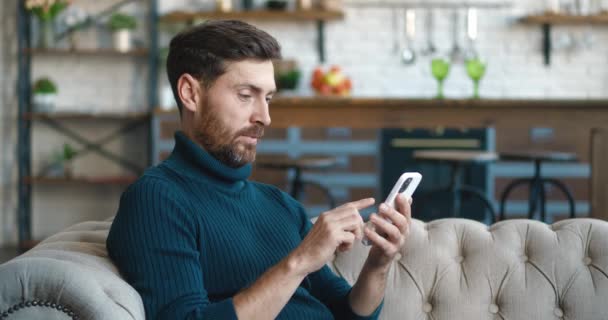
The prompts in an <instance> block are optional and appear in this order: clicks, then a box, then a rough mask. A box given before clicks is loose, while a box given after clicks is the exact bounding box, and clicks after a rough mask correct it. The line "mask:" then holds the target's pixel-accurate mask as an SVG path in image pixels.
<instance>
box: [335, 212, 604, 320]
mask: <svg viewBox="0 0 608 320" xmlns="http://www.w3.org/2000/svg"><path fill="white" fill-rule="evenodd" d="M368 250H369V248H368V247H364V246H362V245H357V246H355V248H354V250H352V251H349V252H346V253H342V254H339V255H338V256H337V257H336V259H335V261H334V262H333V263H332V264H331V267H332V269H334V271H335V272H337V273H338V274H340V275H341V276H343V277H344V278H346V279H347V280H348V281H349V282H350V283H354V281H355V280H356V278H357V275H358V273H359V271H360V270H361V267H362V266H363V263H364V260H365V258H366V256H367V252H368ZM381 318H382V319H391V320H393V319H412V320H414V319H434V320H444V319H446V320H447V319H513V320H524V319H543V320H544V319H569V320H574V319H588V320H599V319H608V223H607V222H604V221H599V220H592V219H574V220H566V221H562V222H558V223H556V224H553V225H547V224H544V223H541V222H537V221H531V220H509V221H504V222H500V223H497V224H495V225H493V226H491V227H488V226H486V225H484V224H481V223H478V222H475V221H471V220H464V219H443V220H437V221H434V222H431V223H423V222H421V221H418V220H414V221H413V225H412V228H411V233H410V236H409V238H408V240H407V244H406V246H405V247H404V248H403V250H402V251H401V253H400V254H399V255H398V256H397V258H396V259H395V262H394V265H393V267H392V268H391V272H390V274H389V280H388V288H387V291H386V296H385V305H384V309H383V311H382V314H381Z"/></svg>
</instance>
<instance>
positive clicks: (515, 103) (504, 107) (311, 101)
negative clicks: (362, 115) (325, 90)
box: [154, 96, 608, 126]
mask: <svg viewBox="0 0 608 320" xmlns="http://www.w3.org/2000/svg"><path fill="white" fill-rule="evenodd" d="M380 107H386V108H402V109H408V108H425V109H430V110H440V109H443V108H451V109H468V108H488V109H495V110H498V111H499V112H506V111H508V110H513V109H524V110H525V109H528V108H544V109H545V108H546V109H573V110H577V108H579V109H580V110H583V109H585V110H587V109H599V110H608V100H606V99H602V100H582V99H581V100H563V99H562V100H558V99H441V100H438V99H430V98H429V99H424V98H398V97H395V98H382V97H331V96H328V97H323V96H299V97H296V96H293V97H275V98H273V99H272V102H271V103H270V116H271V117H272V115H273V111H278V110H279V109H281V110H297V109H302V108H304V109H310V108H315V109H350V108H353V109H354V108H357V109H359V108H365V109H377V108H380ZM498 111H497V112H498ZM154 114H155V115H179V112H178V111H177V109H175V110H162V109H155V110H154ZM273 124H274V121H273ZM271 126H272V125H271Z"/></svg>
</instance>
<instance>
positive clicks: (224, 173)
mask: <svg viewBox="0 0 608 320" xmlns="http://www.w3.org/2000/svg"><path fill="white" fill-rule="evenodd" d="M167 162H168V164H169V165H170V166H171V167H172V168H173V169H174V170H175V171H177V172H178V173H181V174H185V175H187V176H190V177H193V178H199V179H204V180H209V179H213V180H214V181H215V182H217V183H219V184H222V185H224V186H226V187H229V188H231V189H233V188H236V189H240V188H241V187H242V186H243V185H244V182H245V181H246V180H247V178H249V176H250V175H251V168H252V165H251V163H248V164H246V165H244V166H242V167H240V168H231V167H229V166H226V165H225V164H223V163H222V162H220V161H219V160H217V159H216V158H214V157H213V156H212V155H211V154H209V153H208V152H207V151H206V150H205V149H203V148H202V147H201V146H199V145H198V144H196V143H195V142H194V141H192V140H190V138H188V137H187V136H186V135H185V134H184V133H183V132H181V131H178V132H176V133H175V147H174V149H173V152H172V153H171V156H170V157H169V158H168V159H167Z"/></svg>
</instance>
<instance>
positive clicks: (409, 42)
mask: <svg viewBox="0 0 608 320" xmlns="http://www.w3.org/2000/svg"><path fill="white" fill-rule="evenodd" d="M415 36H416V11H414V10H413V9H407V10H406V11H405V39H406V44H405V48H404V49H403V51H402V52H401V62H403V64H405V65H411V64H414V63H415V62H416V52H415V51H414V48H413V42H414V37H415Z"/></svg>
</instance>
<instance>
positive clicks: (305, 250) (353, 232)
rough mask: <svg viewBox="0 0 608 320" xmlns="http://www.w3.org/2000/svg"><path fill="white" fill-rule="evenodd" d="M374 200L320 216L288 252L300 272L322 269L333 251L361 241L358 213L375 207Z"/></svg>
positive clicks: (337, 209)
mask: <svg viewBox="0 0 608 320" xmlns="http://www.w3.org/2000/svg"><path fill="white" fill-rule="evenodd" d="M374 201H375V200H374V199H373V198H367V199H362V200H359V201H354V202H349V203H346V204H344V205H342V206H340V207H337V208H336V209H333V210H331V211H327V212H324V213H322V214H321V215H320V216H319V218H318V219H317V221H316V222H315V224H314V226H313V227H312V229H311V230H310V232H309V233H308V235H306V237H305V238H304V240H302V243H300V245H299V246H298V247H297V248H296V249H295V250H294V251H293V252H292V253H291V257H292V258H293V259H294V260H295V261H296V264H297V265H298V266H300V267H301V268H302V269H301V271H302V272H304V273H306V274H309V273H312V272H315V271H317V270H319V269H321V268H322V267H323V266H324V265H325V264H326V263H327V262H329V261H331V259H333V257H334V253H335V252H336V250H340V251H348V250H350V248H351V247H352V246H353V243H354V242H355V241H360V240H361V239H362V238H363V219H362V218H361V214H360V213H359V210H362V209H364V208H367V207H369V206H371V205H373V204H374Z"/></svg>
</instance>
